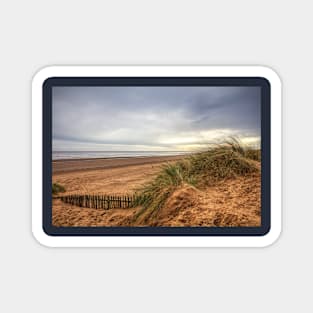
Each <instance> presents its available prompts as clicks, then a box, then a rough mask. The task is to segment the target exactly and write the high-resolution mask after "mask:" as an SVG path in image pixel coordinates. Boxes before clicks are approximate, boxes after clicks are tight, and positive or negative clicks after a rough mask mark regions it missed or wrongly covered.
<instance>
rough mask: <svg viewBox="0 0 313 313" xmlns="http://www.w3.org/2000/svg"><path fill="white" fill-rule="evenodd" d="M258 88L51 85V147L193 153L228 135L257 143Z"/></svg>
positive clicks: (75, 149) (66, 149)
mask: <svg viewBox="0 0 313 313" xmlns="http://www.w3.org/2000/svg"><path fill="white" fill-rule="evenodd" d="M260 97H261V95H260V88H259V87H53V105H52V106H53V150H54V151H84V150H85V151H86V150H88V151H192V150H200V149H202V148H203V147H205V146H207V145H208V144H210V143H215V142H219V141H221V140H223V139H224V138H227V137H229V136H237V137H238V138H240V139H241V140H242V141H243V142H244V143H247V144H250V145H253V146H258V144H259V140H260V129H261V117H260V105H261V103H260V102H261V100H260Z"/></svg>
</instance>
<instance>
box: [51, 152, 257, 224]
mask: <svg viewBox="0 0 313 313" xmlns="http://www.w3.org/2000/svg"><path fill="white" fill-rule="evenodd" d="M179 158H181V156H177V157H142V158H124V159H85V160H63V161H62V160H60V161H54V162H53V182H57V183H60V184H61V185H63V186H65V188H66V193H65V194H71V193H78V194H90V193H93V194H116V195H119V194H120V195H124V194H126V193H129V194H131V193H132V192H133V191H134V190H135V189H136V188H138V187H139V186H140V185H142V184H143V183H145V182H147V181H149V180H151V179H152V178H153V177H155V176H156V175H157V174H158V172H159V170H160V167H161V166H162V165H163V164H165V163H166V162H172V161H175V160H177V159H179ZM260 184H261V177H260V173H255V174H252V175H249V176H243V177H237V178H235V179H230V180H227V181H224V182H220V183H219V184H217V185H216V186H213V187H207V188H205V189H202V190H199V189H196V188H194V187H191V186H188V185H186V186H182V187H181V188H180V189H178V190H177V191H175V192H174V193H173V194H172V195H171V196H170V198H169V199H168V200H167V202H166V204H165V206H164V208H162V210H161V211H160V212H159V215H158V218H157V220H156V221H154V222H146V221H140V220H138V221H136V222H134V221H133V216H134V214H135V213H136V212H137V211H138V210H139V209H140V208H139V207H137V208H131V209H111V210H96V209H89V208H79V207H76V206H72V205H69V204H64V203H63V202H61V201H60V200H58V199H54V200H53V209H52V217H53V221H52V222H53V225H55V226H131V225H135V226H136V225H138V226H213V227H216V226H260V225H261V204H260V198H261V187H260Z"/></svg>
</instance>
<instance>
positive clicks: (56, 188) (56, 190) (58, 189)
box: [52, 183, 65, 195]
mask: <svg viewBox="0 0 313 313" xmlns="http://www.w3.org/2000/svg"><path fill="white" fill-rule="evenodd" d="M59 192H65V188H64V186H62V185H60V184H58V183H53V184H52V194H53V195H56V194H58V193H59Z"/></svg>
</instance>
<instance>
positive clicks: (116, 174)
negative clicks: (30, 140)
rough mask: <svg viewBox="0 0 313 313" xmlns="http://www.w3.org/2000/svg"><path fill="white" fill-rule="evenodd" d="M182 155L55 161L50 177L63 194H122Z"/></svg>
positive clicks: (130, 190) (131, 189)
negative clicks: (61, 186) (64, 188)
mask: <svg viewBox="0 0 313 313" xmlns="http://www.w3.org/2000/svg"><path fill="white" fill-rule="evenodd" d="M182 157H183V156H166V157H132V158H111V159H78V160H57V161H53V162H52V173H53V174H52V176H53V178H52V180H53V182H57V183H59V184H61V185H64V186H65V187H66V193H105V194H110V193H113V194H125V193H130V192H132V191H133V190H134V189H135V188H137V187H138V186H140V185H141V184H143V183H144V182H146V181H147V180H149V179H151V178H153V177H154V176H155V175H156V174H157V173H158V171H159V169H160V167H161V166H162V164H166V163H168V162H173V161H176V160H178V159H181V158H182Z"/></svg>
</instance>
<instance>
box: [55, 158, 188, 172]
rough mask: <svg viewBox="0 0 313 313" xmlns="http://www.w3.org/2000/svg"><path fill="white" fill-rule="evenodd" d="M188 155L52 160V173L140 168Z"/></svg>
mask: <svg viewBox="0 0 313 313" xmlns="http://www.w3.org/2000/svg"><path fill="white" fill-rule="evenodd" d="M187 155H188V154H181V155H171V156H133V157H108V158H82V159H63V160H62V159H58V160H52V173H53V175H55V174H61V173H69V172H81V171H94V170H104V169H106V170H110V169H113V168H122V167H123V168H124V167H128V166H141V165H148V164H158V163H165V162H170V161H175V160H179V159H182V158H184V157H186V156H187Z"/></svg>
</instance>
